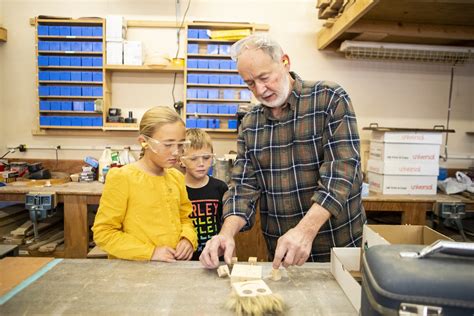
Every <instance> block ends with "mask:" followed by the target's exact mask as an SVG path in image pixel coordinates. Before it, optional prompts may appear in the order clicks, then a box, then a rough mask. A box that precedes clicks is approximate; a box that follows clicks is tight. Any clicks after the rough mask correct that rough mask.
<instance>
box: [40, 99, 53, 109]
mask: <svg viewBox="0 0 474 316" xmlns="http://www.w3.org/2000/svg"><path fill="white" fill-rule="evenodd" d="M39 108H40V111H49V110H51V105H50V104H49V101H40V103H39Z"/></svg>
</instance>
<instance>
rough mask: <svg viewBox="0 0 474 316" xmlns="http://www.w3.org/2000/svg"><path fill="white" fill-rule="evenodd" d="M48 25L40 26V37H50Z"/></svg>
mask: <svg viewBox="0 0 474 316" xmlns="http://www.w3.org/2000/svg"><path fill="white" fill-rule="evenodd" d="M48 31H49V30H48V26H47V25H38V35H49V34H48Z"/></svg>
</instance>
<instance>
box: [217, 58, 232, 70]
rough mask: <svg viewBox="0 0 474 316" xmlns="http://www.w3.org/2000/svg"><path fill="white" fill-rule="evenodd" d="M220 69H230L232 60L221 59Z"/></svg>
mask: <svg viewBox="0 0 474 316" xmlns="http://www.w3.org/2000/svg"><path fill="white" fill-rule="evenodd" d="M219 69H230V60H221V61H220V62H219Z"/></svg>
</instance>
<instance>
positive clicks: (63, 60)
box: [59, 56, 71, 66]
mask: <svg viewBox="0 0 474 316" xmlns="http://www.w3.org/2000/svg"><path fill="white" fill-rule="evenodd" d="M59 65H60V66H71V57H62V56H61V57H59Z"/></svg>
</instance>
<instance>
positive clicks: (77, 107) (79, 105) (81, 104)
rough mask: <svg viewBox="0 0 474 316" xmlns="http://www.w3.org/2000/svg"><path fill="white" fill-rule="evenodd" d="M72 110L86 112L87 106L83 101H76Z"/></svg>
mask: <svg viewBox="0 0 474 316" xmlns="http://www.w3.org/2000/svg"><path fill="white" fill-rule="evenodd" d="M72 110H73V111H84V110H85V105H84V102H83V101H74V102H73V103H72Z"/></svg>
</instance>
